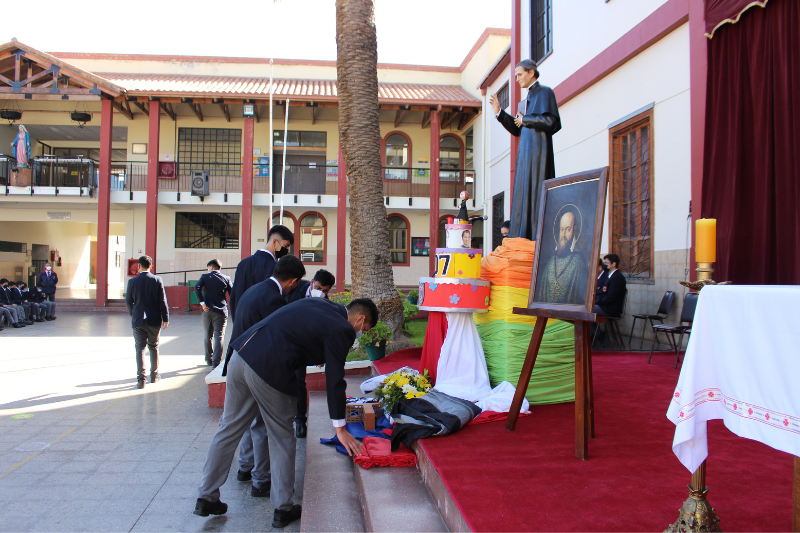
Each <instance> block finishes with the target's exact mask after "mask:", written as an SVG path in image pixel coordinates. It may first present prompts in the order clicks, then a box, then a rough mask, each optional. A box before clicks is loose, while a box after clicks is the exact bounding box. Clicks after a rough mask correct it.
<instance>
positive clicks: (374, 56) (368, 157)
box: [336, 0, 413, 350]
mask: <svg viewBox="0 0 800 533" xmlns="http://www.w3.org/2000/svg"><path fill="white" fill-rule="evenodd" d="M336 46H337V59H336V77H337V87H338V93H339V95H338V96H339V144H340V146H341V148H342V155H343V156H344V160H345V164H346V166H347V178H348V193H349V194H350V256H351V265H352V273H351V274H352V279H353V289H352V293H353V298H371V299H372V300H373V301H374V302H375V303H376V304H377V306H378V310H379V311H380V318H381V320H383V321H384V322H385V323H386V325H387V326H389V328H391V330H392V331H393V332H394V342H393V344H392V345H391V347H392V350H397V349H400V348H406V347H409V346H413V344H411V341H409V340H408V339H407V338H406V337H405V336H404V335H403V302H402V301H401V300H400V297H399V296H398V293H397V288H396V287H395V284H394V273H393V271H392V261H391V252H390V249H389V227H388V224H387V220H386V207H385V206H384V204H383V178H382V169H381V153H380V147H381V133H380V123H379V112H380V107H379V104H378V39H377V34H376V31H375V8H374V4H373V0H336ZM339 179H343V177H342V176H340V177H339Z"/></svg>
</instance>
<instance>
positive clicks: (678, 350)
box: [675, 331, 683, 368]
mask: <svg viewBox="0 0 800 533" xmlns="http://www.w3.org/2000/svg"><path fill="white" fill-rule="evenodd" d="M682 344H683V332H682V331H681V336H680V338H679V339H678V344H676V348H675V368H678V363H679V362H680V360H681V345H682Z"/></svg>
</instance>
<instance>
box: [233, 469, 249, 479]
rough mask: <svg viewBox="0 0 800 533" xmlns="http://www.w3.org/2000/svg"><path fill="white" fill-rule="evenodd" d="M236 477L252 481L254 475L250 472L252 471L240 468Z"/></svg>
mask: <svg viewBox="0 0 800 533" xmlns="http://www.w3.org/2000/svg"><path fill="white" fill-rule="evenodd" d="M236 479H238V480H239V481H250V480H251V479H253V476H252V475H251V474H250V472H242V471H241V470H239V471H238V472H236Z"/></svg>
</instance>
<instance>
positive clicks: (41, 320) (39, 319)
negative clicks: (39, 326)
mask: <svg viewBox="0 0 800 533" xmlns="http://www.w3.org/2000/svg"><path fill="white" fill-rule="evenodd" d="M44 321H45V320H44V319H43V318H37V319H34V322H44Z"/></svg>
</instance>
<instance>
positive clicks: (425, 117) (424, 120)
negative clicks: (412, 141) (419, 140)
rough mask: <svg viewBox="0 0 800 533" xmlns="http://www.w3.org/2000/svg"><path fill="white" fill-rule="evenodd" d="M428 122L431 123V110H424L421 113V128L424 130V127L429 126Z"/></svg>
mask: <svg viewBox="0 0 800 533" xmlns="http://www.w3.org/2000/svg"><path fill="white" fill-rule="evenodd" d="M430 123H431V112H430V111H425V113H424V114H423V115H422V129H423V130H424V129H425V128H427V127H428V126H430Z"/></svg>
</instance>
